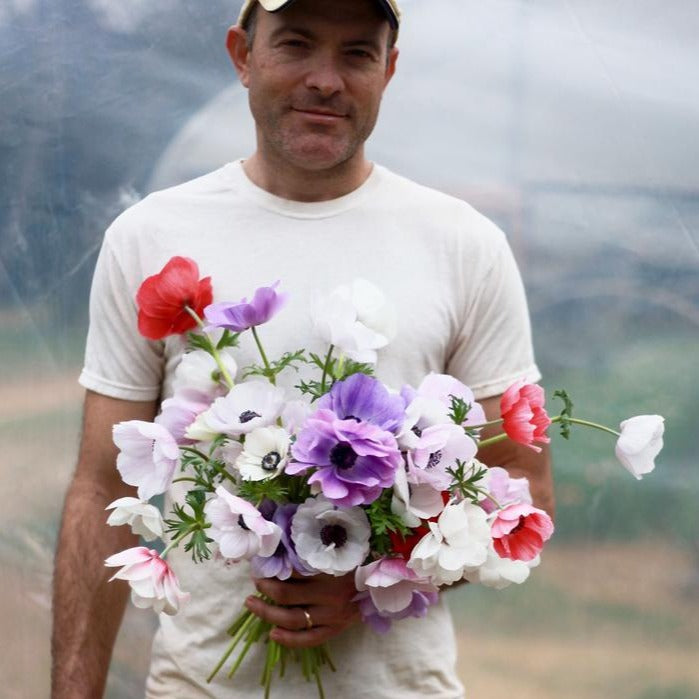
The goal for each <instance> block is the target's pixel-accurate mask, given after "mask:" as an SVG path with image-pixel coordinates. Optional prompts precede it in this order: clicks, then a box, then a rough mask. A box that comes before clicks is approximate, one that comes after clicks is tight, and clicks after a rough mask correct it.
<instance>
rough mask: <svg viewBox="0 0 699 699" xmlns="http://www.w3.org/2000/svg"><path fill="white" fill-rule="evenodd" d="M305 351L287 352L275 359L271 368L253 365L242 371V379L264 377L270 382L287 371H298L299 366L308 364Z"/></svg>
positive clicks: (270, 365) (271, 363) (270, 364)
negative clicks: (290, 369) (289, 369)
mask: <svg viewBox="0 0 699 699" xmlns="http://www.w3.org/2000/svg"><path fill="white" fill-rule="evenodd" d="M307 361H308V360H307V359H306V357H305V351H304V350H302V349H300V350H296V352H285V353H284V354H283V355H282V356H281V357H280V358H279V359H275V360H274V361H271V362H270V363H269V368H267V367H264V366H261V365H260V364H251V365H250V366H247V367H245V368H244V369H243V371H242V378H243V379H247V378H248V377H250V376H264V377H265V378H266V379H268V380H269V381H274V380H276V378H277V376H279V374H281V373H282V372H283V371H284V370H285V369H288V368H292V369H294V370H295V371H298V369H299V368H298V366H297V364H299V363H304V362H307Z"/></svg>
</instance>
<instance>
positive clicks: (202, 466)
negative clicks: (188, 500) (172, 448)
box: [180, 435, 234, 492]
mask: <svg viewBox="0 0 699 699" xmlns="http://www.w3.org/2000/svg"><path fill="white" fill-rule="evenodd" d="M227 439H228V438H227V437H226V435H218V436H217V437H216V439H214V440H213V441H212V442H211V446H210V447H209V453H208V455H207V454H204V453H203V452H201V451H199V450H198V449H196V448H194V447H188V446H183V447H180V451H181V452H182V459H181V461H180V463H181V469H182V471H186V470H187V469H190V473H191V475H188V476H187V478H191V479H192V480H193V481H194V485H195V487H196V488H199V489H201V490H204V491H206V492H213V491H214V490H216V487H217V486H218V485H219V484H220V483H222V482H223V481H224V480H226V479H228V480H234V478H233V476H231V475H230V474H229V473H228V471H226V465H225V464H224V463H223V462H222V461H219V460H218V459H214V458H213V454H214V452H215V451H216V449H218V448H219V447H221V446H223V445H224V444H225V443H226V441H227Z"/></svg>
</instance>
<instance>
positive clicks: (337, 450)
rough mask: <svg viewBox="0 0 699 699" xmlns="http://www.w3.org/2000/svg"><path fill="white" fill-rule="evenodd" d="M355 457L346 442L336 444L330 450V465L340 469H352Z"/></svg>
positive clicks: (350, 446)
mask: <svg viewBox="0 0 699 699" xmlns="http://www.w3.org/2000/svg"><path fill="white" fill-rule="evenodd" d="M356 460H357V455H356V454H355V453H354V450H353V449H352V445H351V444H349V443H348V442H338V443H337V444H336V445H335V446H334V447H333V448H332V449H331V450H330V463H331V464H332V465H333V466H337V468H340V469H346V468H352V466H354V462H355V461H356Z"/></svg>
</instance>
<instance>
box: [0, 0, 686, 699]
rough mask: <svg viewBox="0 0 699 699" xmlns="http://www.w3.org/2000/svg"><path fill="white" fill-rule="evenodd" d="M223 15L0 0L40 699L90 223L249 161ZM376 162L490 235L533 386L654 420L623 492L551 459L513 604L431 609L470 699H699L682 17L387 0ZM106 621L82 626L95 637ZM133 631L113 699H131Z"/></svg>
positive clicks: (582, 466)
mask: <svg viewBox="0 0 699 699" xmlns="http://www.w3.org/2000/svg"><path fill="white" fill-rule="evenodd" d="M239 5H240V3H239V2H235V0H230V1H226V2H224V1H222V0H208V1H207V2H195V1H194V0H181V1H180V2H175V1H174V0H121V2H118V3H117V2H113V1H112V0H0V59H1V63H0V66H1V67H0V356H1V358H2V361H1V362H0V440H1V447H0V454H1V457H0V474H1V475H2V489H3V499H2V502H3V505H2V508H0V530H1V531H2V532H3V534H2V537H1V538H0V589H2V595H0V618H2V620H3V628H4V629H5V631H4V638H5V643H4V650H3V652H2V654H0V676H1V677H2V678H3V691H2V693H3V696H5V697H9V698H14V697H21V698H22V699H33V698H34V697H36V698H39V697H46V696H48V673H49V662H50V660H49V629H50V617H49V614H50V577H51V570H52V558H53V550H54V546H55V539H56V532H57V527H58V523H59V519H60V513H61V507H62V500H63V494H64V492H65V489H66V487H67V484H68V480H69V478H70V475H71V473H72V469H73V466H74V462H75V457H76V451H77V444H78V436H79V420H80V408H81V398H82V395H81V389H80V388H79V387H78V385H77V383H76V379H77V376H78V373H79V369H80V366H81V358H82V356H81V355H82V346H83V342H84V336H85V331H86V326H87V294H88V290H89V283H90V279H91V275H92V270H93V267H94V263H95V259H96V255H97V252H98V249H99V245H100V242H101V238H102V235H103V232H104V230H105V228H106V226H107V225H108V224H109V223H110V221H111V220H112V219H113V218H114V217H115V216H116V215H117V214H118V213H119V212H121V211H122V210H123V209H124V208H126V207H127V206H129V205H130V204H132V203H134V202H135V201H137V200H138V199H139V198H141V197H142V196H144V195H145V194H146V193H148V192H149V191H152V190H153V189H157V188H162V187H165V186H168V185H171V184H174V183H177V182H180V181H183V180H185V179H187V178H190V177H193V176H195V175H198V174H201V173H203V172H206V171H207V170H210V169H212V168H214V167H217V166H218V165H220V164H222V163H223V162H226V161H229V160H232V159H234V158H236V157H239V156H244V155H246V154H249V153H250V152H251V150H252V146H253V129H252V123H251V119H250V117H249V115H248V111H247V103H246V95H245V93H244V91H243V90H242V89H241V88H240V87H239V86H238V85H237V83H236V79H235V75H234V74H233V72H232V69H231V67H230V65H229V62H228V58H227V55H226V54H225V51H224V43H223V42H224V37H225V32H226V29H227V27H228V25H229V24H231V23H233V22H234V20H235V18H236V17H237V11H238V7H239ZM403 6H404V11H405V22H404V28H403V30H402V33H401V39H400V42H399V45H400V47H401V48H402V55H401V58H400V61H399V70H398V74H397V76H396V78H395V80H394V82H393V83H392V84H391V85H390V87H389V90H388V92H387V94H386V97H385V101H384V106H383V113H382V116H381V118H380V120H379V126H378V128H377V130H376V132H375V134H374V136H373V137H372V139H371V142H370V149H369V151H370V155H371V157H372V158H373V159H375V160H377V161H379V162H381V163H383V164H384V165H387V166H389V167H391V168H393V169H395V170H397V171H398V172H400V173H403V174H405V175H408V176H409V177H412V178H413V179H415V180H417V181H419V182H422V183H425V184H428V185H431V186H435V187H438V188H441V189H443V190H445V191H448V192H450V193H452V194H455V195H456V196H459V197H463V198H464V199H466V200H468V201H470V202H471V203H472V204H474V205H475V206H476V207H477V208H479V209H480V210H481V211H483V212H484V213H486V214H487V215H489V216H490V217H491V218H493V219H494V220H495V221H496V222H497V223H498V224H499V225H500V226H501V227H502V228H503V229H504V230H505V231H506V232H507V234H508V236H509V239H510V242H511V244H512V247H513V248H514V251H515V254H516V256H517V259H518V261H519V263H520V266H521V269H522V273H523V276H524V280H525V284H526V286H527V290H528V295H529V300H530V307H531V314H532V322H533V327H534V337H535V344H536V351H537V358H538V361H539V364H540V367H541V369H542V371H543V373H544V376H545V380H544V385H545V387H546V388H547V390H549V391H550V392H552V391H553V390H554V389H555V388H559V387H565V388H567V389H568V390H569V392H570V393H571V395H572V396H573V397H574V399H575V400H576V402H577V404H578V406H579V410H578V416H580V417H588V418H591V419H597V420H599V421H601V422H607V423H609V424H614V423H618V421H619V420H620V419H621V418H623V417H627V416H630V415H634V414H640V413H647V412H651V413H660V414H662V415H664V416H665V417H666V420H667V422H666V447H665V450H664V451H663V452H662V455H661V457H660V459H659V461H658V468H657V470H656V472H655V473H654V474H652V475H651V476H648V477H647V478H646V479H644V480H643V481H642V482H640V483H636V482H635V481H634V480H633V479H632V478H631V476H630V475H629V474H628V473H626V472H625V471H622V469H621V468H620V467H619V466H618V465H617V463H616V462H615V459H614V456H613V442H612V441H610V439H608V438H607V437H606V436H605V435H602V434H599V435H597V434H592V433H584V434H583V433H580V432H576V433H574V434H573V439H572V444H569V445H561V442H560V438H557V437H554V440H553V441H554V445H553V449H554V458H555V460H556V480H557V484H556V487H557V497H558V521H557V525H558V529H557V534H556V536H555V539H554V541H553V542H552V544H551V545H550V547H549V548H548V550H547V551H546V552H545V556H544V563H543V565H542V566H541V567H540V568H539V569H538V570H536V571H535V573H534V574H533V576H532V578H531V580H530V582H529V583H528V584H526V585H525V586H523V587H521V588H517V589H513V588H510V589H508V590H506V591H504V592H494V591H491V590H479V589H475V588H472V589H460V590H457V591H454V592H452V593H449V599H450V602H451V604H452V606H453V609H454V613H455V617H456V621H457V630H458V634H459V643H460V672H461V675H462V677H463V679H464V682H465V683H466V686H467V687H468V688H470V697H473V698H474V699H479V698H480V697H484V696H488V697H490V698H491V699H504V698H505V697H517V699H527V698H528V697H537V699H549V698H550V699H553V698H554V697H555V698H556V699H559V698H560V697H566V698H570V699H583V698H585V699H588V698H589V699H591V698H601V699H606V698H610V697H613V698H614V699H690V698H691V697H697V696H699V665H698V664H697V662H696V659H697V650H698V649H699V522H698V519H699V515H698V513H699V508H698V507H697V502H698V501H699V469H698V468H697V457H696V449H695V445H694V437H695V436H696V434H697V431H698V430H699V424H698V418H697V415H698V414H699V398H698V392H697V378H698V376H699V372H698V369H699V359H698V358H699V275H698V274H697V272H698V271H699V166H698V163H699V81H698V80H697V74H698V71H699V43H698V42H697V37H699V5H698V4H697V3H696V2H694V0H674V1H670V2H661V0H634V1H633V2H631V1H630V0H537V1H536V2H531V1H524V0H489V2H487V3H484V2H475V1H474V0H412V1H410V0H404V1H403ZM96 622H97V623H98V620H96ZM154 623H155V619H154V617H153V616H152V615H151V614H150V613H148V612H137V611H135V610H133V609H129V611H128V612H127V617H126V622H125V624H124V627H123V628H122V631H121V634H120V637H119V641H118V644H117V648H116V650H115V654H114V659H113V664H112V670H111V673H110V677H109V686H108V693H107V696H108V697H110V698H112V699H117V698H119V699H122V698H123V699H127V698H131V697H136V696H139V695H140V696H142V691H143V690H142V687H143V681H144V676H145V671H146V667H147V663H148V653H149V647H150V632H151V629H152V628H153V626H154Z"/></svg>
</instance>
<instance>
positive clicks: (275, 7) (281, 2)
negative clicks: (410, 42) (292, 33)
mask: <svg viewBox="0 0 699 699" xmlns="http://www.w3.org/2000/svg"><path fill="white" fill-rule="evenodd" d="M294 1H295V0H246V2H245V3H243V7H242V8H241V10H240V16H239V17H238V24H243V22H245V20H246V19H247V18H248V15H249V14H250V12H251V11H252V8H253V7H254V6H255V3H256V2H257V3H259V4H260V5H262V7H263V8H264V9H265V10H267V12H280V11H281V10H283V9H284V8H285V7H288V6H289V5H291V4H292V3H293V2H294ZM376 1H377V2H378V4H379V5H380V6H381V9H382V10H383V11H384V14H385V15H386V18H387V19H388V23H389V24H390V25H391V29H398V24H399V21H400V13H399V12H398V11H397V9H396V8H395V7H394V6H393V4H392V3H391V2H390V1H389V0H376Z"/></svg>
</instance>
